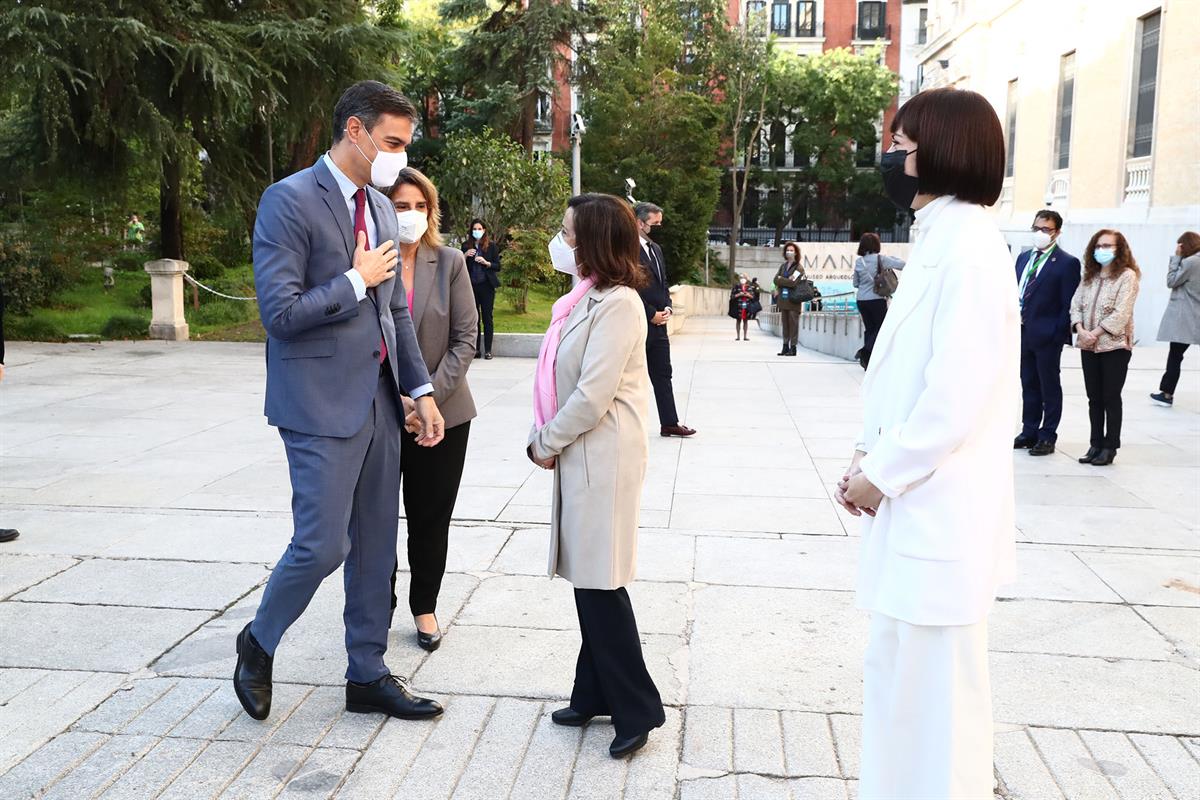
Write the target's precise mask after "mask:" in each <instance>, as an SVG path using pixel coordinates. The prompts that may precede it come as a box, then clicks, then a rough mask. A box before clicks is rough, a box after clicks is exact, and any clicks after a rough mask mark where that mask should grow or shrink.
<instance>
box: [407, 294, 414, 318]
mask: <svg viewBox="0 0 1200 800" xmlns="http://www.w3.org/2000/svg"><path fill="white" fill-rule="evenodd" d="M412 293H413V290H412V289H409V290H408V313H409V314H412Z"/></svg>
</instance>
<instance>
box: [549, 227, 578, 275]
mask: <svg viewBox="0 0 1200 800" xmlns="http://www.w3.org/2000/svg"><path fill="white" fill-rule="evenodd" d="M549 249H550V263H552V264H553V265H554V269H556V270H558V271H559V272H562V273H564V274H566V275H570V276H571V277H572V278H578V277H579V265H578V264H576V263H575V248H574V247H571V245H569V244H567V240H566V239H564V238H563V235H562V231H559V232H558V233H556V234H555V235H554V238H553V239H551V240H550V248H549Z"/></svg>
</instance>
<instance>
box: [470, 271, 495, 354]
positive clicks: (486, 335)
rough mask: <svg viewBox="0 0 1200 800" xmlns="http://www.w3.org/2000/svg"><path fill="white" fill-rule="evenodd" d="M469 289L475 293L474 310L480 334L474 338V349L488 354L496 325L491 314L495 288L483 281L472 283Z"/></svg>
mask: <svg viewBox="0 0 1200 800" xmlns="http://www.w3.org/2000/svg"><path fill="white" fill-rule="evenodd" d="M471 289H472V290H474V292H475V308H476V309H477V310H478V311H479V330H480V333H479V335H478V336H476V338H475V349H476V350H482V351H483V352H485V353H490V352H492V338H493V337H494V336H495V333H496V324H495V322H494V321H493V319H492V312H493V311H494V310H495V308H496V287H494V286H492V285H491V284H490V283H488V282H487V281H484V282H483V283H472V284H471ZM480 345H482V347H481V346H480Z"/></svg>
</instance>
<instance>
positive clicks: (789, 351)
mask: <svg viewBox="0 0 1200 800" xmlns="http://www.w3.org/2000/svg"><path fill="white" fill-rule="evenodd" d="M788 355H789V356H794V355H796V348H795V347H793V348H792V349H791V350H788Z"/></svg>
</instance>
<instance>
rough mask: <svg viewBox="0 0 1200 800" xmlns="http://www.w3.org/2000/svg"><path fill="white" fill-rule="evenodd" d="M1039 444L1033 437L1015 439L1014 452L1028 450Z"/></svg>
mask: <svg viewBox="0 0 1200 800" xmlns="http://www.w3.org/2000/svg"><path fill="white" fill-rule="evenodd" d="M1035 444H1037V439H1034V438H1033V437H1032V436H1018V437H1017V438H1015V439H1013V450H1028V449H1029V448H1031V447H1033V446H1034V445H1035Z"/></svg>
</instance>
